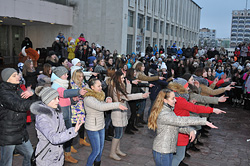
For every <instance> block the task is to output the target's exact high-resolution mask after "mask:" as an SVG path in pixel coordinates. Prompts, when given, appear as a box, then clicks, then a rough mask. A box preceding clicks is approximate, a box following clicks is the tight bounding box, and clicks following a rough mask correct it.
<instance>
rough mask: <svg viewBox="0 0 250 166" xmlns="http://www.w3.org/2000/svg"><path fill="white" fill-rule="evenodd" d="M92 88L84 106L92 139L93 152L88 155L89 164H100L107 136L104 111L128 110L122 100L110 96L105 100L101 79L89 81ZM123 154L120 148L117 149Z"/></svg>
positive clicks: (88, 132) (85, 96)
mask: <svg viewBox="0 0 250 166" xmlns="http://www.w3.org/2000/svg"><path fill="white" fill-rule="evenodd" d="M88 85H89V87H90V89H86V90H87V91H88V92H87V93H86V94H85V95H84V108H85V111H86V114H87V116H86V119H85V128H86V130H87V134H88V137H89V140H90V144H91V148H92V152H91V154H90V155H89V157H88V161H87V166H92V165H93V163H94V166H100V165H101V157H102V151H103V147H104V138H105V120H104V111H109V110H113V109H120V110H123V111H125V110H127V107H125V106H123V104H122V103H120V102H113V103H112V99H111V98H110V97H107V98H106V103H105V102H104V99H105V93H104V92H103V91H102V85H101V81H100V80H98V79H96V78H92V79H91V80H90V81H89V83H88ZM115 150H116V152H118V153H119V154H121V152H120V148H119V147H117V149H115Z"/></svg>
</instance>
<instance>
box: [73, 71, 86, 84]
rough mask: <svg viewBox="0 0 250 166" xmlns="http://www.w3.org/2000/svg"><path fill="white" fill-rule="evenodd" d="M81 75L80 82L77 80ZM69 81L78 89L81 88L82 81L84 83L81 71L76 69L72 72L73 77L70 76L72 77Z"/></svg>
mask: <svg viewBox="0 0 250 166" xmlns="http://www.w3.org/2000/svg"><path fill="white" fill-rule="evenodd" d="M81 75H82V76H83V80H82V81H81V80H80V79H79V78H80V76H81ZM71 80H72V81H74V83H75V84H76V85H77V86H78V87H79V88H81V87H82V85H83V81H84V74H83V72H82V70H81V69H78V70H76V71H74V72H73V75H72V77H71Z"/></svg>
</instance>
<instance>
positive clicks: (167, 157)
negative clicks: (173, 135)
mask: <svg viewBox="0 0 250 166" xmlns="http://www.w3.org/2000/svg"><path fill="white" fill-rule="evenodd" d="M153 156H154V161H155V165H156V166H172V160H173V153H158V152H156V151H154V150H153Z"/></svg>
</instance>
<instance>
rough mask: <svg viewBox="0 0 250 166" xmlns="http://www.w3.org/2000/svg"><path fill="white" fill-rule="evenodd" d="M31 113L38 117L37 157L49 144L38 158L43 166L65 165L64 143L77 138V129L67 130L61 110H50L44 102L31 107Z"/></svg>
mask: <svg viewBox="0 0 250 166" xmlns="http://www.w3.org/2000/svg"><path fill="white" fill-rule="evenodd" d="M30 110H31V112H32V113H33V114H35V116H36V124H35V128H36V131H37V138H38V140H39V141H38V143H37V146H36V152H35V154H36V155H37V154H38V153H39V152H40V151H41V150H42V149H43V148H44V147H45V146H46V145H47V144H48V143H49V142H50V143H49V145H48V146H47V147H46V148H45V149H44V150H43V152H42V153H41V154H40V155H39V156H38V157H37V158H36V164H37V165H41V166H48V165H50V166H59V165H63V164H64V151H63V143H64V142H67V141H68V140H70V139H72V138H74V137H75V136H77V133H76V132H75V128H74V127H71V128H69V129H66V127H65V123H64V120H63V114H62V112H61V110H60V109H59V108H58V109H53V108H50V107H49V106H47V105H45V104H44V103H42V102H35V103H33V104H32V105H31V109H30Z"/></svg>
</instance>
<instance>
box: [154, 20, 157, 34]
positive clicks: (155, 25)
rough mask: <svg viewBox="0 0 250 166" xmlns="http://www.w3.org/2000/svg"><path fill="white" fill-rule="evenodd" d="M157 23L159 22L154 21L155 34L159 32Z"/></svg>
mask: <svg viewBox="0 0 250 166" xmlns="http://www.w3.org/2000/svg"><path fill="white" fill-rule="evenodd" d="M157 23H158V20H156V19H154V32H157Z"/></svg>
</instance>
